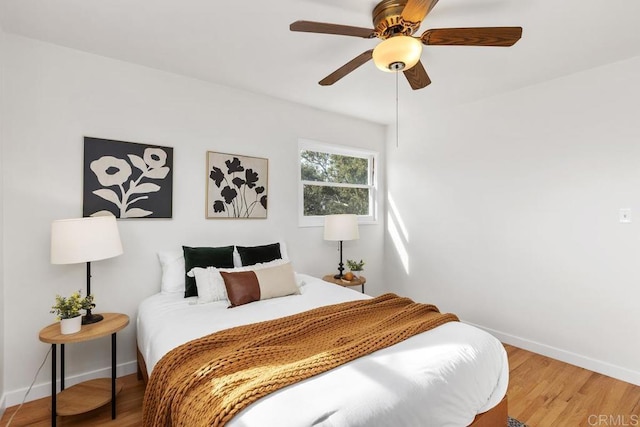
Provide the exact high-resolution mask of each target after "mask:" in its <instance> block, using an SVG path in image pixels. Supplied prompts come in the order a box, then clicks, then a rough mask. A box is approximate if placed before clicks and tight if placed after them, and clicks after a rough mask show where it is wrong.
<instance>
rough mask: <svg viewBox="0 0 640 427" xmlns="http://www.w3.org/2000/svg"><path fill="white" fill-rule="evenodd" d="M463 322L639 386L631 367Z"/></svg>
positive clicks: (637, 374) (639, 379)
mask: <svg viewBox="0 0 640 427" xmlns="http://www.w3.org/2000/svg"><path fill="white" fill-rule="evenodd" d="M465 323H467V324H469V325H473V326H475V327H477V328H480V329H482V330H484V331H487V332H489V333H490V334H491V335H493V336H494V337H496V338H498V339H499V340H500V341H502V342H503V343H505V344H509V345H513V346H515V347H519V348H522V349H525V350H528V351H532V352H534V353H538V354H541V355H543V356H547V357H551V358H552V359H556V360H560V361H562V362H565V363H569V364H571V365H575V366H579V367H581V368H584V369H588V370H590V371H593V372H597V373H599V374H603V375H607V376H609V377H612V378H615V379H618V380H621V381H625V382H628V383H631V384H635V385H638V386H640V372H637V371H632V370H631V369H627V368H623V367H621V366H617V365H613V364H611V363H609V362H604V361H602V360H597V359H592V358H590V357H587V356H583V355H581V354H577V353H573V352H571V351H567V350H563V349H561V348H557V347H553V346H550V345H546V344H542V343H539V342H537V341H532V340H528V339H525V338H520V337H517V336H515V335H511V334H507V333H504V332H501V331H497V330H495V329H491V328H486V327H484V326H481V325H476V324H474V323H471V322H465Z"/></svg>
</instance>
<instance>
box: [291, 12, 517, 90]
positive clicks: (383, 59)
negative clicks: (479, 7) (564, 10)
mask: <svg viewBox="0 0 640 427" xmlns="http://www.w3.org/2000/svg"><path fill="white" fill-rule="evenodd" d="M436 3H438V0H382V1H381V2H380V3H378V5H377V6H376V7H375V8H374V9H373V14H372V15H373V26H374V28H373V29H370V28H362V27H352V26H349V25H338V24H328V23H324V22H313V21H296V22H294V23H292V24H291V25H290V26H289V29H290V30H291V31H299V32H305V33H321V34H336V35H343V36H352V37H361V38H365V39H372V38H376V37H377V38H379V39H381V40H382V42H380V43H379V44H378V45H377V46H376V47H375V48H374V49H370V50H367V51H366V52H363V53H361V54H360V55H358V56H356V57H355V58H354V59H352V60H351V61H349V62H347V63H346V64H344V65H343V66H342V67H340V68H338V69H337V70H335V71H334V72H333V73H331V74H329V75H328V76H327V77H325V78H324V79H322V80H320V82H319V83H320V85H322V86H328V85H332V84H334V83H335V82H337V81H338V80H340V79H341V78H343V77H344V76H346V75H347V74H349V73H350V72H352V71H353V70H355V69H356V68H358V67H360V66H361V65H363V64H365V63H366V62H368V61H369V60H370V59H372V58H373V61H374V63H375V64H376V66H377V67H378V68H379V69H381V70H383V71H389V72H394V71H402V72H403V73H404V75H405V77H406V78H407V81H408V82H409V84H410V85H411V87H412V88H413V89H414V90H416V89H422V88H424V87H426V86H427V85H429V84H430V83H431V79H429V75H428V74H427V71H426V70H425V69H424V66H423V65H422V62H421V61H420V55H421V54H422V45H423V44H424V45H457V46H513V44H515V43H516V42H517V41H518V40H520V37H521V36H522V27H477V28H438V29H429V30H426V31H425V32H423V33H422V35H420V36H419V37H415V36H413V34H415V33H416V32H417V31H418V29H419V28H420V24H422V21H423V20H424V18H425V17H426V16H427V14H428V13H429V12H430V11H431V9H433V7H434V6H435V5H436Z"/></svg>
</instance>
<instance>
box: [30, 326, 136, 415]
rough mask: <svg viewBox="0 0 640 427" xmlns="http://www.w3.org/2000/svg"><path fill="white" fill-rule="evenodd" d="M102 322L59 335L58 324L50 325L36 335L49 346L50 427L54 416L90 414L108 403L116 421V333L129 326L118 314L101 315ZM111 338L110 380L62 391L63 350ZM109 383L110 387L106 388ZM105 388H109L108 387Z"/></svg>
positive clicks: (77, 385)
mask: <svg viewBox="0 0 640 427" xmlns="http://www.w3.org/2000/svg"><path fill="white" fill-rule="evenodd" d="M101 314H102V315H103V316H104V320H102V321H100V322H97V323H92V324H89V325H82V329H80V332H76V333H75V334H64V335H63V334H61V333H60V323H59V322H56V323H53V324H51V325H49V326H47V327H46V328H44V329H42V330H41V331H40V335H39V338H40V341H42V342H46V343H49V344H51V350H52V352H51V425H52V426H55V425H56V416H57V415H60V416H65V415H76V414H82V413H84V412H88V411H91V410H93V409H96V408H99V407H100V406H103V405H106V404H107V403H109V402H111V418H112V419H115V418H116V394H117V393H118V392H120V390H122V384H120V383H118V382H117V381H116V333H117V332H118V331H120V330H122V329H124V328H125V327H126V326H127V325H128V324H129V316H127V315H126V314H119V313H101ZM107 335H111V379H110V381H109V378H99V379H94V380H89V381H85V382H83V383H80V384H76V385H74V386H72V387H69V388H68V389H66V390H65V388H64V346H65V344H72V343H77V342H83V341H91V340H95V339H97V338H102V337H105V336H107ZM56 344H60V393H58V392H57V387H56V382H57V377H56V353H57V351H56ZM109 383H111V384H109ZM109 385H111V386H110V387H109Z"/></svg>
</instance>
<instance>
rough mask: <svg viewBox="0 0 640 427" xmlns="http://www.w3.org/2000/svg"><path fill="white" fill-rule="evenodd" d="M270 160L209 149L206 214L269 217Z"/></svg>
mask: <svg viewBox="0 0 640 427" xmlns="http://www.w3.org/2000/svg"><path fill="white" fill-rule="evenodd" d="M268 174H269V160H268V159H263V158H260V157H249V156H240V155H237V154H225V153H216V152H213V151H208V152H207V197H206V204H207V207H206V217H207V218H266V217H267V185H268Z"/></svg>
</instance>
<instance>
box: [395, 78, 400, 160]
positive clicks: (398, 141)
mask: <svg viewBox="0 0 640 427" xmlns="http://www.w3.org/2000/svg"><path fill="white" fill-rule="evenodd" d="M398 74H400V71H396V148H398V146H399V145H400V136H399V134H400V130H399V128H400V113H399V110H400V107H399V106H398V104H399V103H398Z"/></svg>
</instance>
